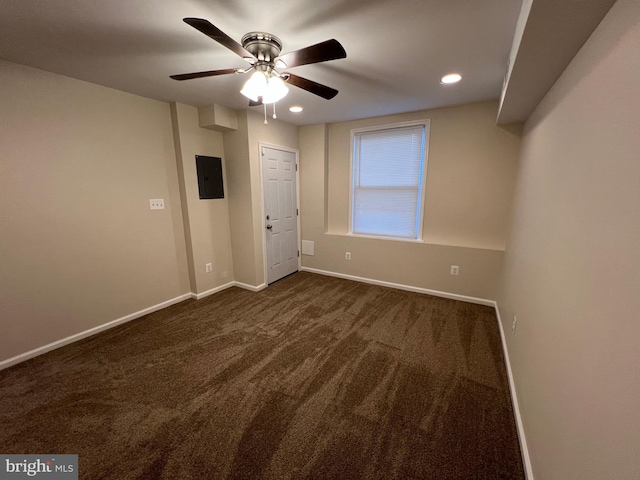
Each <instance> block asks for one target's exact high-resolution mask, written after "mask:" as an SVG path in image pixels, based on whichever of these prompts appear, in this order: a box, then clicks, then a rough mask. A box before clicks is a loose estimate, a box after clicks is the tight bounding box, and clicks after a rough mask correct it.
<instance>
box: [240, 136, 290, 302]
mask: <svg viewBox="0 0 640 480" xmlns="http://www.w3.org/2000/svg"><path fill="white" fill-rule="evenodd" d="M263 148H270V149H272V150H280V151H282V152H287V153H293V154H294V155H295V156H296V209H297V212H298V215H296V217H297V218H296V222H297V224H296V229H297V231H296V234H297V236H298V238H297V244H298V271H300V268H302V255H301V254H300V252H301V251H302V235H301V231H300V210H301V208H300V169H299V168H298V166H299V165H300V151H299V150H298V149H297V148H292V147H283V146H281V145H275V144H273V143H267V142H262V141H259V142H258V157H259V159H260V161H259V162H258V163H259V164H260V192H261V195H260V211H261V212H262V214H261V215H262V216H261V217H260V221H261V222H262V224H263V225H264V221H265V217H266V212H265V204H266V202H265V198H264V196H265V192H264V169H263V160H262V151H263ZM262 258H263V263H264V265H263V266H264V268H263V270H264V284H262V285H264V286H262V285H259V286H258V287H253V286H249V285H247V287H250V288H249V290H251V289H253V288H258V290H253V291H255V292H257V291H260V290H262V289H263V288H265V287H266V286H267V285H268V284H269V265H267V230H266V229H265V228H262ZM238 286H240V285H238ZM241 288H245V287H241Z"/></svg>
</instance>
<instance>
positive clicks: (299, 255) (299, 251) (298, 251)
mask: <svg viewBox="0 0 640 480" xmlns="http://www.w3.org/2000/svg"><path fill="white" fill-rule="evenodd" d="M299 257H300V250H298V258H299Z"/></svg>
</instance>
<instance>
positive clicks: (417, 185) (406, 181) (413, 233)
mask: <svg viewBox="0 0 640 480" xmlns="http://www.w3.org/2000/svg"><path fill="white" fill-rule="evenodd" d="M353 140H354V142H353V143H354V144H353V185H352V199H351V205H352V210H351V220H352V222H351V231H352V233H355V234H362V235H380V236H387V237H400V238H408V239H417V238H418V235H419V234H420V219H421V205H422V191H423V187H424V168H425V158H424V156H425V142H426V125H425V124H420V125H411V126H404V127H396V128H386V129H380V130H374V131H363V132H355V133H354V135H353Z"/></svg>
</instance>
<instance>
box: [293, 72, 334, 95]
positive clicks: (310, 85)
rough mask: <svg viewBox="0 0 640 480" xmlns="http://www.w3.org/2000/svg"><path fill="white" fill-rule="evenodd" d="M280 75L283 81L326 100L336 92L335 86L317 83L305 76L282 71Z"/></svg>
mask: <svg viewBox="0 0 640 480" xmlns="http://www.w3.org/2000/svg"><path fill="white" fill-rule="evenodd" d="M282 76H283V80H284V81H285V82H287V83H290V84H291V85H294V86H296V87H298V88H301V89H303V90H306V91H307V92H311V93H313V94H314V95H318V96H319V97H322V98H325V99H327V100H331V99H332V98H333V97H335V96H336V95H337V94H338V90H336V89H335V88H331V87H327V86H326V85H322V84H321V83H317V82H314V81H312V80H307V79H306V78H302V77H299V76H298V75H294V74H293V73H283V74H282Z"/></svg>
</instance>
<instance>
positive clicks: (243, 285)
mask: <svg viewBox="0 0 640 480" xmlns="http://www.w3.org/2000/svg"><path fill="white" fill-rule="evenodd" d="M233 284H234V285H235V286H236V287H240V288H244V289H245V290H251V291H252V292H259V291H260V290H264V289H265V288H267V284H266V283H261V284H260V285H258V286H253V285H249V284H247V283H242V282H233Z"/></svg>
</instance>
